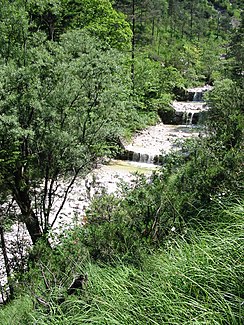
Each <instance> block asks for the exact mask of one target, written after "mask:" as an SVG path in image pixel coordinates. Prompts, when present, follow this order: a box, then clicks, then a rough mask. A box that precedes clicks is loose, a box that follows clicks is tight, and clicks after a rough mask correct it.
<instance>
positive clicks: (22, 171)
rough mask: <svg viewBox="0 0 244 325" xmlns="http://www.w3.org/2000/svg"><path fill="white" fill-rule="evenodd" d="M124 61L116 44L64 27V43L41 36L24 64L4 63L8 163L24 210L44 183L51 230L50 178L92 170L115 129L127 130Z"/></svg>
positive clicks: (0, 121) (0, 88) (2, 104)
mask: <svg viewBox="0 0 244 325" xmlns="http://www.w3.org/2000/svg"><path fill="white" fill-rule="evenodd" d="M34 41H35V42H37V40H34ZM122 61H123V58H122V56H120V55H119V54H118V53H117V52H116V51H112V50H106V51H105V50H103V49H102V46H101V45H100V43H98V42H97V43H96V44H95V43H94V39H93V38H91V37H90V36H88V35H87V34H86V33H84V32H82V31H79V30H77V31H73V32H72V33H67V34H64V35H63V36H62V37H61V40H60V43H59V44H56V43H53V42H47V41H43V39H42V38H40V41H39V44H38V43H37V44H36V46H35V47H33V48H29V49H28V51H25V60H24V62H23V64H22V65H20V66H19V65H18V64H16V63H15V62H14V61H12V62H10V63H8V64H7V65H4V66H2V70H1V80H2V82H1V85H0V93H1V100H0V110H1V118H0V131H1V132H0V141H1V160H0V161H1V166H2V167H3V169H1V170H5V175H4V177H6V179H7V180H8V182H9V184H8V186H9V189H11V190H12V191H13V196H14V198H15V199H16V200H17V202H18V204H19V205H20V207H21V209H22V211H21V212H22V214H24V215H25V213H26V214H29V213H30V212H31V210H30V206H29V205H30V204H29V202H31V201H32V200H33V197H32V193H33V192H34V191H35V189H36V187H37V186H38V185H40V186H41V188H42V191H41V193H42V194H41V195H40V196H39V197H38V198H37V200H40V204H39V208H40V209H41V211H42V209H43V206H45V208H44V211H42V212H43V213H44V216H45V218H46V221H45V223H43V224H45V226H44V230H43V231H44V232H46V231H47V229H48V227H49V226H48V223H49V222H48V218H49V213H50V208H51V206H50V201H49V203H48V204H49V205H46V204H47V202H46V197H47V186H48V185H47V184H48V181H49V180H52V182H51V185H50V186H53V182H55V181H57V178H58V176H59V177H60V176H62V175H65V176H67V175H68V173H69V172H70V173H72V174H73V175H74V173H78V172H79V171H81V170H83V171H87V169H89V168H90V166H91V165H92V163H93V162H94V161H95V159H96V158H97V157H99V156H103V155H105V154H109V150H110V149H109V146H108V145H107V136H108V135H110V134H111V133H113V134H116V133H120V130H121V126H120V123H121V124H122V125H123V124H125V122H126V121H127V116H128V115H127V111H126V110H125V104H126V103H127V102H128V99H127V98H128V93H129V91H128V87H127V85H126V71H124V69H123V66H122ZM122 75H124V78H122V79H121V76H122ZM6 166H7V168H6ZM43 179H45V183H44V184H43ZM50 191H51V192H53V189H51V188H50ZM22 192H25V194H21V193H22ZM51 192H49V193H51ZM24 200H25V202H24ZM24 206H25V208H24ZM24 211H25V213H24ZM41 214H42V213H41V212H40V215H41Z"/></svg>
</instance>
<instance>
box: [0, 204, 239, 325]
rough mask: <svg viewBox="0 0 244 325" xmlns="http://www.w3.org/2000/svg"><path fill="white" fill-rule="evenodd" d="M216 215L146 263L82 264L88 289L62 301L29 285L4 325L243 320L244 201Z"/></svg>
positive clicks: (4, 314)
mask: <svg viewBox="0 0 244 325" xmlns="http://www.w3.org/2000/svg"><path fill="white" fill-rule="evenodd" d="M203 213H207V211H204V212H203ZM211 213H212V218H211V219H212V221H213V223H209V222H208V223H206V224H204V225H203V224H202V223H199V224H198V226H196V223H195V221H194V227H193V226H191V225H189V226H188V228H187V229H186V231H185V233H184V234H181V235H178V236H175V237H172V239H171V240H168V241H167V242H166V243H165V245H164V246H163V247H162V248H161V250H160V251H157V252H154V253H153V254H150V255H149V254H148V255H147V256H144V258H143V261H142V263H141V265H140V267H135V266H132V265H125V264H124V263H123V262H119V261H117V264H116V265H115V266H114V265H113V266H111V265H110V266H109V265H105V264H99V263H96V264H95V263H93V262H91V261H90V262H89V261H88V262H86V263H83V264H82V266H81V265H80V266H79V265H78V268H77V270H76V271H79V272H80V273H84V272H87V274H88V284H87V287H86V288H85V289H84V290H83V291H81V292H79V291H77V293H76V294H74V295H71V296H68V297H67V298H66V299H65V300H64V301H63V302H61V303H57V300H56V301H55V298H54V297H53V296H52V298H51V296H50V295H49V297H47V296H45V297H42V298H43V299H45V300H46V301H47V302H48V304H47V306H43V305H42V304H40V303H38V301H37V300H36V299H35V296H33V295H31V294H30V292H29V291H28V288H25V290H24V291H25V294H24V293H23V292H22V296H20V297H19V298H18V299H17V300H15V301H13V302H12V303H11V304H10V305H8V306H7V307H5V308H4V309H2V310H0V324H2V325H6V324H9V325H10V324H14V325H16V324H21V325H22V324H23V325H24V324H38V325H39V324H40V325H41V324H43V325H44V324H45V325H47V324H55V325H56V324H60V325H61V324H62V325H66V324H67V325H68V324H69V325H73V324H74V325H77V324H128V325H133V324H137V325H138V324H158V325H159V324H177V325H178V324H179V325H180V324H226V325H230V324H242V319H243V316H244V314H243V307H244V306H243V298H244V292H243V288H244V285H243V279H244V276H243V264H242V263H243V242H242V240H243V216H244V208H243V202H239V203H235V204H234V203H231V204H228V202H227V201H225V202H223V201H222V203H221V206H220V205H219V203H216V204H215V205H214V206H213V207H212V212H211ZM71 254H72V253H71ZM70 260H72V256H70ZM76 260H77V258H75V260H74V261H73V262H74V263H73V265H77V263H76ZM49 271H50V270H49ZM30 282H31V280H30ZM64 282H65V281H64ZM30 285H31V283H30ZM36 285H37V286H38V283H36ZM53 294H54V292H53ZM56 298H57V297H56ZM48 299H49V300H48Z"/></svg>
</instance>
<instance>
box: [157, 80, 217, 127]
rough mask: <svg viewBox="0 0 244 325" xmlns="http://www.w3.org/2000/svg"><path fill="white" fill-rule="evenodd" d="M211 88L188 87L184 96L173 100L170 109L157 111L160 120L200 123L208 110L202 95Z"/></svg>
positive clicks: (186, 123)
mask: <svg viewBox="0 0 244 325" xmlns="http://www.w3.org/2000/svg"><path fill="white" fill-rule="evenodd" d="M211 88H212V87H211V86H209V85H205V86H203V87H198V88H191V89H188V90H187V92H186V93H185V94H184V96H181V98H180V99H181V100H180V101H173V103H172V105H171V108H170V109H168V110H160V111H159V116H160V118H161V120H162V122H163V123H165V124H173V125H196V124H202V123H203V121H204V120H205V118H206V114H207V111H208V107H207V105H206V103H205V102H204V100H203V95H204V93H205V92H206V91H208V90H211Z"/></svg>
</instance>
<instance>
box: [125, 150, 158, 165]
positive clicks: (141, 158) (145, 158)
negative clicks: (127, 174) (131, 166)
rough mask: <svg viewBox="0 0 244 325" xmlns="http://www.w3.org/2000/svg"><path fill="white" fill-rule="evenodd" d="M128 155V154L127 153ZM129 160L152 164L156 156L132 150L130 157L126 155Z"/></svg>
mask: <svg viewBox="0 0 244 325" xmlns="http://www.w3.org/2000/svg"><path fill="white" fill-rule="evenodd" d="M128 156H130V155H128ZM128 158H129V160H131V161H134V162H139V163H144V164H154V160H155V158H156V156H154V155H149V154H146V153H140V152H133V153H132V157H131V159H130V157H128Z"/></svg>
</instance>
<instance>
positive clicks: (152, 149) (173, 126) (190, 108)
mask: <svg viewBox="0 0 244 325" xmlns="http://www.w3.org/2000/svg"><path fill="white" fill-rule="evenodd" d="M210 89H211V87H210V86H204V87H201V88H200V87H199V88H192V89H189V90H188V94H189V95H188V97H187V98H188V99H191V100H188V101H174V102H173V103H172V109H171V110H164V111H162V112H161V114H160V113H159V116H160V118H161V120H162V123H159V124H157V125H155V126H152V127H149V128H148V129H146V130H143V131H141V132H139V133H138V134H136V135H135V137H134V138H133V140H132V142H131V143H130V144H128V145H124V146H123V147H124V149H123V152H122V153H121V154H120V155H119V157H118V158H119V159H123V160H129V161H133V162H137V163H147V164H159V162H160V160H161V157H162V155H164V154H167V153H169V152H170V151H171V150H179V149H180V144H179V143H180V142H181V141H180V140H182V139H185V138H189V137H193V136H198V135H199V129H196V128H194V127H193V126H194V125H196V124H202V122H203V121H204V119H205V117H206V114H207V110H208V107H207V105H206V103H205V102H204V101H203V93H204V92H205V91H207V90H210Z"/></svg>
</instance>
